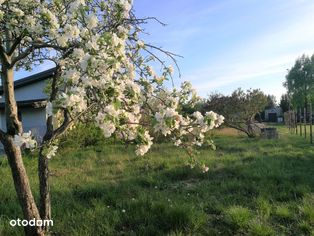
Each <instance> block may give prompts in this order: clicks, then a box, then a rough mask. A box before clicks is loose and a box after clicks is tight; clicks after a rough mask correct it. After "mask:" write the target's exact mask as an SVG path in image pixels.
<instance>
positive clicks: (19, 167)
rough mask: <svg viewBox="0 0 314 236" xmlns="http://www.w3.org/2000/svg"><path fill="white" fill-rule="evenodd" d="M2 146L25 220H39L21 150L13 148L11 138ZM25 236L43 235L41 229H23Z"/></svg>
mask: <svg viewBox="0 0 314 236" xmlns="http://www.w3.org/2000/svg"><path fill="white" fill-rule="evenodd" d="M3 144H4V150H5V153H6V154H7V156H8V161H9V165H10V168H11V172H12V177H13V181H14V186H15V190H16V193H17V197H18V199H19V202H20V205H21V207H22V211H23V215H24V219H25V220H28V221H29V220H32V219H35V220H40V215H39V212H38V209H37V206H36V203H35V200H34V197H33V194H32V191H31V188H30V184H29V180H28V177H27V174H26V170H25V167H24V164H23V159H22V155H21V149H20V148H19V147H16V146H14V143H13V140H12V137H8V138H6V140H5V142H4V143H3ZM24 231H25V234H26V235H27V236H38V235H44V234H43V232H42V230H41V227H36V226H28V227H24Z"/></svg>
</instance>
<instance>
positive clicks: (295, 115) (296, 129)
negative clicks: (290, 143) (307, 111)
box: [294, 110, 298, 134]
mask: <svg viewBox="0 0 314 236" xmlns="http://www.w3.org/2000/svg"><path fill="white" fill-rule="evenodd" d="M294 125H295V134H298V110H297V111H294Z"/></svg>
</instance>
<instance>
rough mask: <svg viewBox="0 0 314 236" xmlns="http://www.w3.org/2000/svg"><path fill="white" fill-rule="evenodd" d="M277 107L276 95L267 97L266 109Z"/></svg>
mask: <svg viewBox="0 0 314 236" xmlns="http://www.w3.org/2000/svg"><path fill="white" fill-rule="evenodd" d="M276 106H277V102H276V97H275V96H274V95H267V105H266V106H265V109H270V108H274V107H276Z"/></svg>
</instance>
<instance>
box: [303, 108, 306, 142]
mask: <svg viewBox="0 0 314 236" xmlns="http://www.w3.org/2000/svg"><path fill="white" fill-rule="evenodd" d="M303 110H304V119H303V122H304V138H306V108H305V107H304V109H303Z"/></svg>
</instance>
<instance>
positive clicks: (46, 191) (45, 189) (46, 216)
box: [38, 148, 51, 232]
mask: <svg viewBox="0 0 314 236" xmlns="http://www.w3.org/2000/svg"><path fill="white" fill-rule="evenodd" d="M38 158H39V160H38V177H39V191H40V200H39V202H40V217H41V219H42V220H50V219H51V200H50V185H49V168H48V159H47V157H45V156H44V155H43V149H42V148H41V149H40V151H39V157H38ZM43 230H44V231H45V232H48V231H49V227H48V226H44V227H43Z"/></svg>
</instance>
